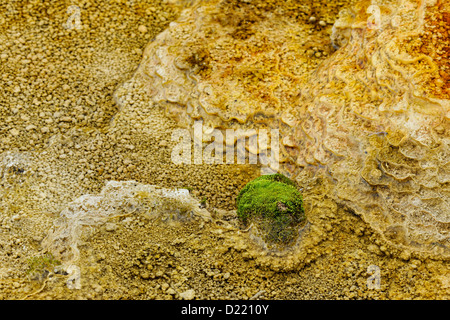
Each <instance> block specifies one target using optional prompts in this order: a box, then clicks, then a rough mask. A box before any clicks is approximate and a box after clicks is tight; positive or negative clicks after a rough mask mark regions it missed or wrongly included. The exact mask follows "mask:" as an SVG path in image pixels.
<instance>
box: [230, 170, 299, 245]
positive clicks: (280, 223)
mask: <svg viewBox="0 0 450 320" xmlns="http://www.w3.org/2000/svg"><path fill="white" fill-rule="evenodd" d="M237 215H238V218H239V219H240V220H241V221H242V222H243V223H244V224H248V223H249V222H256V223H257V225H258V229H260V231H261V233H262V235H263V238H264V240H266V242H269V243H274V244H276V243H283V244H288V243H290V242H292V241H294V240H295V238H296V235H297V234H298V226H299V225H300V224H301V223H302V222H303V221H304V220H305V211H304V208H303V197H302V195H301V193H300V192H299V191H298V189H297V187H296V184H295V183H294V182H293V181H291V180H290V179H289V178H287V177H285V176H283V175H281V174H278V173H277V174H272V175H264V176H261V177H258V178H256V179H255V180H253V181H251V182H249V183H248V184H247V185H246V186H245V187H244V188H243V189H242V190H241V192H240V193H239V195H238V197H237Z"/></svg>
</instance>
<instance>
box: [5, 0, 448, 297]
mask: <svg viewBox="0 0 450 320" xmlns="http://www.w3.org/2000/svg"><path fill="white" fill-rule="evenodd" d="M193 2H194V1H184V0H105V1H95V0H80V1H77V2H76V3H70V2H68V1H66V0H53V1H39V0H30V1H19V0H4V1H0V62H1V63H0V71H1V75H0V77H1V79H2V82H1V85H0V299H449V297H450V281H449V279H450V277H449V274H450V270H449V264H448V255H446V254H445V251H444V252H443V253H442V252H439V251H436V252H434V251H433V250H434V249H432V247H433V245H434V244H432V243H433V242H434V243H435V244H436V245H435V247H436V248H441V247H443V246H445V238H444V237H445V229H444V227H445V225H443V224H439V225H437V226H435V224H436V223H437V219H440V220H441V221H443V220H445V218H442V217H445V216H446V214H447V215H448V213H446V212H448V211H445V209H442V210H441V211H439V210H436V209H435V208H433V207H431V206H435V207H436V206H438V205H439V201H441V202H440V203H441V204H442V203H444V201H445V200H446V198H445V195H446V193H445V192H446V190H448V189H445V188H446V183H445V182H444V181H445V179H444V178H443V177H444V176H443V173H445V172H446V171H445V170H446V169H445V158H446V156H445V153H442V152H441V151H445V150H446V149H445V141H446V137H448V127H447V126H448V119H447V118H446V116H442V118H441V119H442V121H441V122H440V124H436V125H435V123H434V122H433V121H435V122H436V123H438V122H439V121H438V118H439V117H438V116H437V115H435V114H433V112H434V111H437V110H439V108H442V109H445V108H446V107H445V106H446V105H445V101H447V100H446V99H448V83H449V82H448V79H449V77H448V74H449V69H448V65H449V64H448V22H449V15H448V7H446V4H445V3H443V1H441V2H435V3H432V2H425V3H422V2H420V3H421V4H423V5H421V6H419V7H418V6H417V3H416V2H411V3H409V2H401V3H400V2H398V3H397V2H393V1H382V2H381V1H380V2H373V3H370V4H369V3H365V4H364V3H362V4H360V6H359V7H357V6H356V5H355V2H356V1H347V0H320V1H317V0H301V1H300V0H284V1H275V0H264V1H262V0H252V1H236V0H231V1H221V2H217V1H215V0H214V1H210V2H208V1H203V2H202V3H198V4H194V3H193ZM74 5H76V6H75V7H74ZM191 5H193V7H191V8H190V6H191ZM370 5H373V7H371V8H369V7H370ZM396 5H397V6H396ZM345 8H347V9H346V11H345V10H344V11H341V9H345ZM377 8H379V11H378V9H377ZM181 9H186V11H184V12H183V13H182V14H181V17H180V19H179V20H177V19H178V16H179V15H180V11H181ZM397 9H398V10H397ZM214 12H216V13H214ZM339 12H341V13H340V14H339ZM378 12H379V13H380V15H378ZM422 17H423V19H422ZM389 19H391V20H390V21H391V22H389ZM183 21H184V22H183ZM171 22H173V24H172V25H170V23H171ZM194 24H195V26H194ZM421 25H422V29H417V30H416V29H415V28H416V27H419V26H421ZM166 28H167V31H165V33H162V34H161V35H159V36H158V34H160V33H161V32H162V31H163V30H165V29H166ZM180 28H181V29H180ZM183 28H185V29H183ZM182 29H183V30H184V31H183V30H182ZM263 29H264V31H262V30H263ZM411 30H412V31H411ZM414 30H415V31H414ZM416 31H417V32H419V35H417V34H415V32H416ZM383 32H384V33H383ZM400 34H403V35H404V37H402V36H400ZM408 34H409V35H410V36H407V35H408ZM202 37H204V38H202ZM280 39H283V40H280ZM162 40H164V41H162ZM210 40H215V41H210ZM358 41H359V45H358ZM149 42H150V44H149ZM163 42H164V43H163ZM182 43H186V44H187V43H189V44H191V45H192V46H190V47H189V46H187V47H186V46H185V47H183V46H180V45H179V44H182ZM147 45H148V47H147V50H146V54H145V55H144V57H143V58H144V60H142V63H141V67H140V68H139V69H138V71H137V72H136V74H135V76H134V77H133V76H132V75H133V73H134V72H135V70H136V68H137V67H138V66H139V62H140V61H141V58H142V53H143V52H144V50H143V49H144V48H145V47H146V46H147ZM158 48H160V50H163V51H164V50H165V51H166V52H164V55H162V56H161V57H162V59H168V60H167V63H165V64H164V63H162V62H161V61H160V60H158V59H160V58H159V57H157V56H156V55H154V53H155V50H156V49H158ZM352 50H354V51H352ZM181 52H184V53H183V54H181ZM362 53H364V54H362ZM394 53H395V54H394ZM419 57H420V59H418V58H419ZM171 59H173V60H171ZM416 59H417V60H416ZM146 61H147V62H146ZM151 61H153V62H151ZM170 61H173V64H171V62H170ZM174 65H175V66H177V67H174ZM152 68H153V69H152ZM155 68H157V69H158V71H157V73H156V71H155ZM164 72H170V77H169V75H168V74H166V75H165V73H164ZM158 74H159V75H158ZM397 78H398V79H397ZM127 79H129V80H127ZM359 80H361V81H362V82H358V81H359ZM394 80H395V81H394ZM196 81H197V82H196ZM230 81H234V84H233V85H232V84H231V82H230ZM363 81H365V83H366V86H364V85H363V83H364V82H363ZM202 84H203V87H202V88H203V89H202V88H201V85H202ZM406 84H407V85H406ZM171 85H173V86H171ZM405 85H406V86H405ZM364 88H366V89H364ZM116 89H118V90H117V91H116ZM390 89H392V90H393V89H395V90H398V93H396V92H395V91H392V92H391V91H390ZM162 90H167V92H162ZM176 90H178V91H176ZM411 90H415V91H417V90H419V91H418V93H414V95H412V94H411V92H415V91H411ZM420 90H422V91H423V92H422V93H420ZM115 91H116V94H115V95H113V93H114V92H115ZM177 92H178V93H177ZM180 92H181V93H180ZM372 92H373V93H372ZM170 93H174V94H172V95H171V94H170ZM179 93H180V94H179ZM222 93H223V94H222ZM185 94H186V95H185ZM200 94H201V95H200ZM401 94H404V98H401V97H400V95H401ZM210 95H211V97H210ZM212 95H216V96H217V99H215V98H213V96H212ZM169 96H170V97H175V98H176V97H178V98H176V99H181V98H179V97H185V98H183V99H187V102H186V104H183V101H181V100H180V102H177V100H176V99H175V98H174V99H172V98H170V97H169ZM369 96H370V97H373V101H372V100H371V103H372V104H370V103H368V101H369V100H368V99H369V98H368V97H369ZM113 97H114V98H115V100H116V101H114V98H113ZM166 97H167V98H170V99H166ZM417 97H422V98H423V97H428V98H429V100H430V101H432V99H438V100H436V101H437V102H436V104H435V105H434V106H436V109H433V108H431V109H430V106H433V105H432V104H429V103H428V102H427V103H422V102H423V100H420V99H418V98H417ZM396 99H397V100H396ZM402 99H404V100H402ZM415 99H417V100H415ZM439 99H440V101H439ZM174 101H175V102H174ZM380 101H381V102H383V101H384V102H385V103H384V104H383V103H381V102H380ZM393 101H394V102H395V101H398V102H399V103H397V104H395V103H393ZM414 101H415V102H414ZM115 102H116V103H115ZM197 102H198V103H197ZM242 102H245V103H242ZM350 102H351V103H350ZM416 102H417V103H416ZM160 105H163V106H165V107H166V108H165V109H164V108H159V106H160ZM199 105H201V107H200V109H199V108H198V106H199ZM227 105H228V112H227V113H225V112H224V111H220V110H223V108H224V107H225V109H226V106H227ZM363 105H368V106H372V108H373V109H370V108H367V109H366V108H363V107H362V106H363ZM194 106H197V107H196V108H197V109H196V110H197V111H199V112H200V114H195V113H194ZM247 106H250V107H247ZM350 107H351V108H352V109H351V110H350ZM375 107H378V109H377V110H378V111H377V112H375ZM205 108H206V109H205ZM221 108H222V109H221ZM252 108H254V109H252ZM360 109H361V110H364V111H366V110H372V112H373V114H375V115H378V117H379V118H376V120H371V118H370V117H369V116H371V117H372V116H373V114H372V113H371V114H364V113H362V112H363V111H360V112H359V113H358V114H357V113H355V112H354V111H356V112H358V110H360ZM393 109H394V110H395V111H392V110H393ZM164 110H166V111H167V114H169V115H171V116H174V117H175V119H178V122H176V121H173V120H172V119H170V118H169V117H167V116H166V115H165V113H164ZM254 110H259V111H260V112H259V113H256V112H254ZM433 110H434V111H433ZM197 111H195V112H197ZM419 111H420V112H427V113H429V114H428V115H427V114H426V115H423V116H421V117H419V114H420V113H419ZM207 112H211V114H207ZM327 112H328V113H327ZM330 112H331V113H330ZM247 113H248V116H246V114H247ZM328 114H329V115H328ZM383 114H384V116H383ZM363 116H364V117H366V118H367V119H366V118H363ZM233 117H236V118H238V119H234V118H233ZM402 117H403V118H402ZM244 118H245V121H244ZM230 119H232V120H230ZM233 119H234V120H233ZM402 119H403V120H402ZM433 119H434V120H433ZM195 120H201V121H203V123H204V124H205V125H204V126H203V128H204V129H205V132H204V134H203V138H205V140H208V139H209V138H210V135H211V133H214V130H211V129H212V128H219V129H220V130H224V129H225V130H226V129H227V128H233V129H239V128H241V129H243V130H244V135H251V134H254V133H255V131H252V130H258V129H260V128H266V129H269V128H276V129H279V131H280V133H281V135H280V136H281V145H282V147H281V152H280V155H279V160H280V162H281V161H284V162H282V165H281V166H280V169H281V171H283V172H284V173H285V174H286V175H290V176H291V177H294V178H295V179H296V180H297V182H298V183H299V185H300V187H301V188H302V190H301V192H302V194H303V196H304V202H303V203H304V208H305V215H306V218H307V219H306V221H307V222H306V225H305V226H304V227H302V229H301V230H300V232H299V237H298V239H297V240H296V242H295V244H293V245H289V246H287V247H286V248H282V249H280V250H272V249H271V248H269V247H267V246H266V244H265V243H264V241H262V240H263V238H262V237H261V236H260V234H259V233H258V232H257V230H255V228H246V227H242V225H241V223H240V222H239V219H238V218H237V216H236V210H235V209H236V201H235V200H236V197H237V195H238V193H239V190H241V189H242V188H243V187H244V186H245V184H246V183H248V182H249V181H252V180H253V179H255V178H256V177H258V176H259V175H260V167H259V165H255V164H236V163H234V164H233V165H219V164H214V163H204V162H203V163H201V164H195V163H194V164H192V163H191V164H177V163H175V162H174V161H172V159H171V156H172V151H173V150H174V149H175V141H173V140H172V138H173V133H174V132H175V131H177V132H179V131H178V130H180V128H179V126H180V124H183V125H187V127H191V125H192V123H193V122H194V121H195ZM240 121H241V122H242V123H241V122H240ZM396 121H398V122H399V124H398V125H399V128H403V130H404V134H403V135H401V134H399V135H398V136H394V135H393V133H394V132H397V133H398V132H400V131H398V130H397V131H395V130H393V129H392V128H393V124H396V123H397V122H396ZM427 121H428V122H427ZM370 123H372V124H373V126H374V127H371V126H370V125H369V124H370ZM425 123H431V124H432V125H433V126H431V127H426V126H425ZM417 124H419V125H417ZM420 125H423V130H422V131H417V130H418V128H419V127H420ZM358 126H359V127H358ZM377 126H379V128H378V127H377ZM194 127H195V123H194ZM375 127H377V128H376V129H375ZM318 128H320V130H319V129H318ZM246 129H249V130H248V132H247V131H245V130H246ZM388 129H389V130H390V131H389V130H388ZM427 130H429V131H427ZM257 132H258V133H260V131H257ZM268 132H270V133H271V131H270V130H268ZM402 132H403V131H402ZM427 132H431V133H433V134H434V136H433V137H434V139H435V141H436V146H434V145H430V146H428V147H426V146H425V145H426V144H427V143H428V142H426V141H427V140H426V139H425V140H424V139H421V138H419V137H426V133H427ZM366 133H368V134H366ZM373 133H376V134H373ZM272 137H273V136H272ZM396 137H397V138H396ZM214 138H216V137H214ZM395 138H396V139H397V140H396V139H395ZM416 140H417V141H416ZM190 142H191V143H192V139H191V141H190ZM266 142H268V141H266ZM412 142H414V143H413V144H412V145H411V143H412ZM190 146H191V148H192V147H195V145H194V143H192V144H191V145H190ZM232 147H234V146H232ZM413 147H414V148H413ZM257 148H258V146H257V147H256V148H255V147H254V146H251V145H249V146H248V149H249V151H251V152H255V153H258V152H259V153H261V150H258V149H257ZM321 148H323V150H322V149H321ZM260 149H262V148H260ZM191 150H192V149H191ZM205 150H206V149H205ZM421 150H422V151H424V153H423V154H422V153H421V154H420V156H419V155H417V152H419V151H421ZM331 151H332V152H334V153H332V152H331ZM365 151H367V155H366V153H365ZM425 151H426V152H425ZM438 151H439V152H440V153H438ZM415 152H416V153H415ZM274 154H275V155H277V154H276V152H275V153H274ZM414 154H416V159H415V158H412V155H414ZM369 159H374V160H373V161H372V160H370V161H372V162H370V161H369ZM442 159H444V160H442ZM366 160H367V161H366ZM386 160H387V161H386ZM394 160H395V161H394ZM376 163H378V164H379V166H378V168H377V170H379V171H376V170H372V168H373V167H371V165H373V164H376ZM364 168H366V169H365V170H363V169H364ZM368 168H369V169H371V170H368ZM394 168H396V170H399V171H398V172H410V173H408V174H410V175H409V176H408V177H406V176H407V175H408V174H405V175H403V177H404V178H403V179H401V176H400V175H399V173H398V174H394V171H393V170H394ZM400 170H412V171H400ZM396 172H397V171H396ZM389 173H390V174H391V175H390V176H389ZM378 175H379V176H380V180H379V181H378V180H374V179H375V177H377V176H378ZM433 175H434V176H433ZM361 177H362V178H361ZM427 177H430V179H428V180H427ZM433 177H435V178H433ZM346 179H349V180H348V182H346V181H347V180H346ZM361 179H368V180H369V183H370V184H369V183H366V182H363V183H362V184H363V185H365V187H364V188H362V189H359V188H360V187H359V186H358V184H357V182H360V181H365V180H361ZM371 179H372V180H371ZM434 179H436V180H434ZM402 181H403V182H402ZM408 181H410V183H411V184H410V185H408V184H406V186H410V187H411V189H407V188H406V186H405V183H406V182H408ZM397 182H398V184H397ZM383 183H384V185H383ZM424 184H426V185H424ZM438 184H439V185H440V186H439V185H438ZM155 185H157V186H158V187H156V186H155ZM369 186H370V187H369ZM417 186H420V188H419V189H418V190H416V189H417ZM400 187H404V189H400ZM164 188H165V189H164ZM167 189H170V190H174V189H177V190H188V191H189V196H187V191H182V192H181V193H182V194H184V195H186V196H187V197H186V199H184V200H186V201H187V202H186V201H181V202H179V201H175V203H173V201H172V200H170V199H167V195H173V193H172V192H169V193H166V194H165V195H164V192H163V194H158V192H157V191H156V190H167ZM402 190H403V191H402ZM178 193H179V192H178ZM400 195H402V196H404V198H402V199H403V200H402V201H399V198H398V197H399V196H400ZM439 196H441V198H440V197H439ZM169 198H170V197H169ZM390 201H392V202H390ZM385 202H386V203H385ZM167 204H170V205H168V206H167ZM191 204H192V205H194V206H195V207H192V209H193V212H195V211H197V210H200V211H198V212H205V211H204V209H206V210H207V212H208V213H209V214H210V218H209V217H208V218H207V219H204V218H201V217H199V216H198V215H197V214H194V215H192V214H190V212H191V210H186V209H189V208H191ZM342 204H345V205H342ZM186 205H187V207H186ZM405 205H408V206H409V207H405ZM199 206H201V208H199ZM352 206H353V208H354V209H351V208H352ZM419 207H421V208H422V209H423V210H424V213H425V212H431V214H434V215H435V217H433V219H430V220H428V221H426V222H424V223H422V224H419V225H418V226H414V227H412V226H413V225H412V224H411V221H413V220H412V219H417V215H411V214H413V213H414V214H416V213H417V211H414V210H413V209H415V208H419ZM377 208H378V210H380V211H379V212H380V213H382V218H379V217H375V215H374V210H375V209H377ZM394 209H395V210H394ZM355 212H356V213H358V214H359V215H356V214H354V213H355ZM397 212H400V213H397ZM186 213H187V214H186ZM402 213H403V214H405V221H404V222H402V223H398V222H395V221H393V219H394V218H395V217H397V216H399V215H400V216H401V214H402ZM410 213H411V214H410ZM439 214H440V215H441V216H439ZM420 217H427V216H426V215H421V216H420ZM367 222H369V223H367ZM398 225H400V226H402V227H403V228H408V227H411V230H407V232H405V239H406V241H405V242H403V243H402V242H401V241H399V238H398V237H397V238H395V237H394V238H393V237H392V235H395V234H396V233H395V232H397V231H399V232H397V234H399V235H400V236H401V232H402V230H403V229H402V228H398V227H397V226H398ZM394 226H395V228H393V227H394ZM427 228H428V229H427ZM425 229H427V230H431V231H430V232H429V239H426V240H424V239H422V238H419V237H418V235H415V234H413V232H415V231H417V232H423V231H424V230H425ZM386 231H388V232H386ZM421 234H422V235H423V234H425V233H421ZM383 237H384V238H385V239H383ZM386 240H388V241H386ZM412 240H414V241H416V242H412ZM431 253H434V254H433V256H430V257H427V256H426V255H427V254H431ZM374 270H375V272H378V273H374ZM376 270H378V271H376ZM376 276H378V280H381V282H380V283H379V284H380V285H379V287H375V288H374V286H373V285H374V284H377V282H376V281H375V282H374V283H369V281H371V279H372V280H373V279H374V278H375V280H376ZM369 284H371V286H369Z"/></svg>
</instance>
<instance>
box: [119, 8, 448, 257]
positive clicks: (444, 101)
mask: <svg viewBox="0 0 450 320" xmlns="http://www.w3.org/2000/svg"><path fill="white" fill-rule="evenodd" d="M294 12H295V10H293V11H292V12H290V11H289V10H288V11H286V10H285V11H283V13H281V12H278V10H277V8H273V7H272V6H271V5H265V4H264V2H263V1H251V2H250V1H240V0H230V1H208V2H200V3H198V4H197V5H194V6H193V7H191V8H188V9H186V10H184V11H183V12H182V13H181V16H180V18H179V19H178V20H177V21H175V22H172V23H171V24H170V26H169V28H167V29H166V30H165V31H164V32H162V33H161V34H159V35H158V36H157V37H156V38H155V40H154V41H152V42H151V43H150V44H149V45H148V46H147V48H146V49H145V52H144V57H143V59H142V62H141V65H140V67H139V69H138V71H137V72H136V74H135V76H134V78H135V79H139V81H142V83H144V84H145V85H144V87H145V89H146V90H147V94H148V95H149V96H151V99H152V100H153V101H154V102H156V103H158V104H162V105H164V106H165V108H166V112H167V114H169V115H171V116H173V117H175V118H176V119H177V120H178V121H179V123H180V124H182V125H188V126H192V125H193V123H194V121H196V120H201V121H202V123H203V137H202V138H203V140H204V141H209V139H210V136H211V135H210V133H211V132H212V129H219V130H225V129H235V128H246V129H261V128H276V129H279V132H280V135H281V137H280V139H281V140H280V142H281V148H280V152H279V155H273V154H272V155H273V156H275V157H276V159H277V160H278V162H279V163H281V167H280V170H281V172H282V173H285V174H287V175H289V176H290V177H292V178H293V179H296V180H297V182H298V183H299V184H300V185H302V186H304V188H310V187H312V186H313V185H315V183H316V182H318V181H320V184H321V185H322V187H323V186H324V185H326V186H327V187H326V190H327V192H328V194H329V195H330V196H331V197H333V199H335V200H336V201H337V202H339V203H340V204H344V205H345V206H347V207H348V208H350V209H351V210H353V211H354V212H355V213H357V214H358V215H361V216H362V217H363V219H364V220H365V221H366V222H367V223H369V224H370V225H371V226H372V228H374V229H375V230H377V232H379V234H381V235H382V237H383V238H384V239H385V240H387V241H388V242H390V243H391V244H394V245H396V246H397V247H400V248H407V249H411V250H413V251H417V252H421V253H423V254H425V255H434V256H439V257H446V258H448V257H450V237H449V230H450V229H449V228H450V209H449V200H448V199H449V197H448V196H449V193H450V178H449V177H450V167H449V165H450V125H449V118H450V100H449V97H450V89H449V82H448V77H449V76H448V75H449V73H448V72H449V70H448V63H449V56H448V50H449V37H448V32H449V24H448V19H449V15H450V6H449V4H448V2H445V1H436V0H424V1H410V0H386V1H375V0H374V1H360V2H358V3H356V4H354V5H350V4H349V6H348V8H347V9H344V10H342V11H341V12H340V13H339V18H338V20H337V21H336V22H335V23H334V25H333V28H332V33H331V34H330V36H329V37H322V38H320V37H315V34H314V29H313V28H311V26H310V24H311V23H313V22H314V21H315V20H314V19H310V20H309V22H308V23H309V24H308V23H306V24H305V23H297V19H299V17H298V16H296V15H295V13H294ZM289 13H290V14H289ZM326 25H327V22H326V21H320V23H319V25H316V27H318V28H320V26H326ZM308 28H310V29H311V30H310V32H309V33H307V32H305V31H306V29H308ZM304 34H310V35H311V36H310V37H304V36H300V35H304ZM313 47H315V50H310V49H311V48H313ZM319 47H320V48H330V47H333V48H336V49H337V50H336V51H335V52H332V51H333V50H329V49H325V50H324V51H325V52H323V53H322V52H320V51H318V50H317V48H319ZM323 54H328V55H329V56H328V57H326V58H325V59H321V60H322V61H321V63H320V64H319V65H316V66H315V65H314V64H311V63H306V62H309V60H311V59H313V58H314V57H320V56H321V55H323ZM129 90H130V89H129V88H128V85H127V84H125V85H124V86H123V87H121V88H120V89H119V90H118V91H117V92H116V95H117V97H118V100H119V101H120V97H122V96H124V95H126V93H127V91H129ZM234 142H235V141H233V143H234ZM260 147H261V146H260ZM249 151H250V152H254V153H258V152H259V151H261V152H262V150H255V149H252V148H249ZM271 164H273V163H271ZM269 165H270V164H269Z"/></svg>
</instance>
